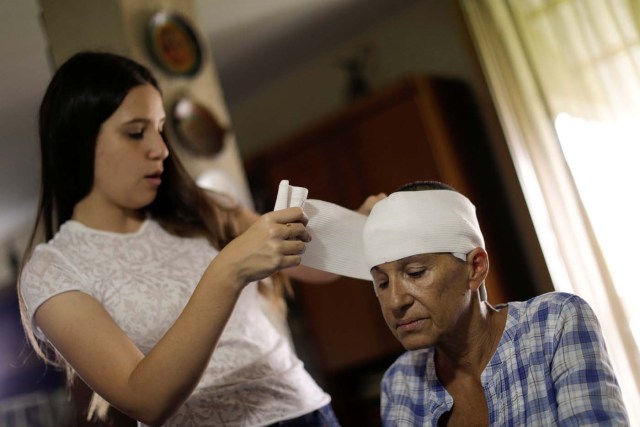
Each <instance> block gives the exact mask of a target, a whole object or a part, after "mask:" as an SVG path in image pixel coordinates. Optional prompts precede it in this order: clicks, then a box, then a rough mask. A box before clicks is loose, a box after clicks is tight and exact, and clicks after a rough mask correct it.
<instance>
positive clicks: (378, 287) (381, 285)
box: [376, 281, 389, 290]
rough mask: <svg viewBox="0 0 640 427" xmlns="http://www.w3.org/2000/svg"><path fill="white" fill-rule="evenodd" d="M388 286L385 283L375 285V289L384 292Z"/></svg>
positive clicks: (387, 283)
mask: <svg viewBox="0 0 640 427" xmlns="http://www.w3.org/2000/svg"><path fill="white" fill-rule="evenodd" d="M388 286H389V282H387V281H384V282H377V283H376V289H380V290H385V289H387V287H388Z"/></svg>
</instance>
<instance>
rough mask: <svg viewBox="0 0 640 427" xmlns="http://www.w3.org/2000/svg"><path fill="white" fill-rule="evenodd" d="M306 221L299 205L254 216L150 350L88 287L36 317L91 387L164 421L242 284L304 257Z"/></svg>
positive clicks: (132, 411) (133, 412) (200, 366)
mask: <svg viewBox="0 0 640 427" xmlns="http://www.w3.org/2000/svg"><path fill="white" fill-rule="evenodd" d="M305 224H306V218H305V217H304V214H303V212H302V210H301V209H299V208H291V209H285V210H282V211H278V212H271V213H269V214H266V215H264V216H262V217H260V218H259V219H258V220H257V221H255V223H254V224H253V225H252V226H251V227H250V228H249V229H247V230H246V231H245V232H244V233H242V234H241V235H240V236H238V237H237V238H236V239H234V240H233V241H232V242H230V243H229V244H228V245H227V246H226V247H225V248H224V249H223V250H222V251H221V252H220V253H219V254H218V256H217V257H216V258H215V259H214V260H213V261H212V262H211V264H210V265H209V266H208V268H207V269H206V271H205V273H204V274H203V276H202V278H201V279H200V282H199V283H198V285H197V286H196V289H195V291H194V293H193V294H192V296H191V298H190V299H189V301H188V303H187V305H186V306H185V308H184V310H183V311H182V313H181V314H180V316H179V317H178V318H177V320H176V321H175V323H174V324H173V325H172V327H171V328H170V329H169V330H168V331H167V333H166V334H165V335H164V336H163V337H162V338H161V339H160V341H159V342H158V343H157V344H156V345H155V347H154V348H153V349H152V350H151V351H150V352H149V354H147V355H146V356H145V355H143V354H142V353H141V351H140V350H139V349H138V348H137V347H136V346H135V345H134V344H133V343H132V342H131V341H130V340H129V338H128V337H127V336H126V335H125V334H124V332H123V331H122V330H121V329H120V328H119V327H118V326H117V324H116V323H115V322H114V321H113V319H112V318H111V317H110V316H109V314H108V313H107V312H106V311H105V310H104V309H103V308H102V306H101V305H100V304H99V303H98V302H97V301H96V300H94V299H93V298H92V297H90V296H88V295H87V294H84V293H82V292H75V291H72V292H66V293H62V294H59V295H57V296H54V297H52V298H50V299H49V300H47V301H46V302H44V303H43V304H42V305H41V306H40V308H39V309H38V310H37V312H36V315H35V317H36V322H37V324H38V325H39V327H40V329H41V330H42V331H43V332H44V333H45V335H46V336H47V338H48V339H49V341H50V342H51V343H52V345H53V346H55V348H56V349H57V350H58V351H59V352H60V353H61V354H62V356H63V357H64V358H65V359H66V361H67V362H68V363H69V364H70V365H71V366H72V367H73V369H74V370H75V371H76V372H77V373H78V374H79V375H80V376H81V377H82V378H83V380H85V382H87V384H88V385H89V386H90V387H91V388H92V389H93V390H95V391H96V392H97V393H98V394H100V395H101V396H102V397H104V398H105V399H106V400H107V401H109V402H110V403H111V404H113V405H114V406H115V407H117V408H118V409H120V410H121V411H122V412H124V413H126V414H127V415H129V416H131V417H133V418H135V419H138V420H140V421H142V422H144V423H146V424H150V425H159V424H162V423H163V422H164V420H166V418H167V417H169V416H170V415H171V414H172V413H173V412H174V411H175V410H176V409H177V408H178V407H179V406H180V405H181V404H182V403H183V402H184V401H185V400H186V398H187V397H188V396H189V395H190V393H191V392H192V391H193V389H194V388H195V386H196V385H197V383H198V381H199V379H200V377H201V375H202V373H203V371H204V369H205V368H206V366H207V364H208V363H209V359H210V357H211V354H212V352H213V351H214V348H215V345H216V343H217V341H218V339H219V338H220V335H221V334H222V331H223V329H224V326H225V324H226V322H227V320H228V318H229V316H230V314H231V312H232V310H233V307H234V305H235V303H236V300H237V298H238V295H239V294H240V292H241V290H242V289H243V288H244V286H245V285H246V284H248V283H250V282H252V281H255V280H258V279H261V278H264V277H267V276H269V275H271V274H272V273H273V272H275V271H277V270H279V269H281V268H287V267H291V266H295V265H297V264H299V262H300V254H301V253H302V251H303V249H304V245H305V243H304V242H306V241H308V235H307V233H306V231H305ZM289 238H293V240H288V239H289ZM177 367H179V369H176V368H177Z"/></svg>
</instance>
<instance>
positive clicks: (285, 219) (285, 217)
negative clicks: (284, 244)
mask: <svg viewBox="0 0 640 427" xmlns="http://www.w3.org/2000/svg"><path fill="white" fill-rule="evenodd" d="M264 216H265V217H268V218H270V219H272V220H273V221H274V222H277V223H279V224H287V223H290V222H299V223H301V224H304V225H307V223H308V222H309V219H308V218H307V215H305V213H304V211H303V210H302V208H286V209H281V210H278V211H273V212H269V213H267V214H265V215H264Z"/></svg>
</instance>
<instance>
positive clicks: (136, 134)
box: [129, 130, 144, 140]
mask: <svg viewBox="0 0 640 427" xmlns="http://www.w3.org/2000/svg"><path fill="white" fill-rule="evenodd" d="M129 138H131V139H138V140H139V139H142V138H144V130H141V131H140V132H129Z"/></svg>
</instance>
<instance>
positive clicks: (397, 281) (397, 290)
mask: <svg viewBox="0 0 640 427" xmlns="http://www.w3.org/2000/svg"><path fill="white" fill-rule="evenodd" d="M388 286H389V292H388V293H387V295H388V302H387V304H388V307H389V309H391V311H392V312H393V314H394V316H396V317H401V316H402V315H403V314H404V313H405V312H406V311H407V310H408V309H409V307H411V305H412V304H413V301H414V298H413V295H412V294H411V291H410V289H408V288H407V286H406V285H405V283H404V281H403V280H402V279H401V278H395V277H390V278H389V284H388Z"/></svg>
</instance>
